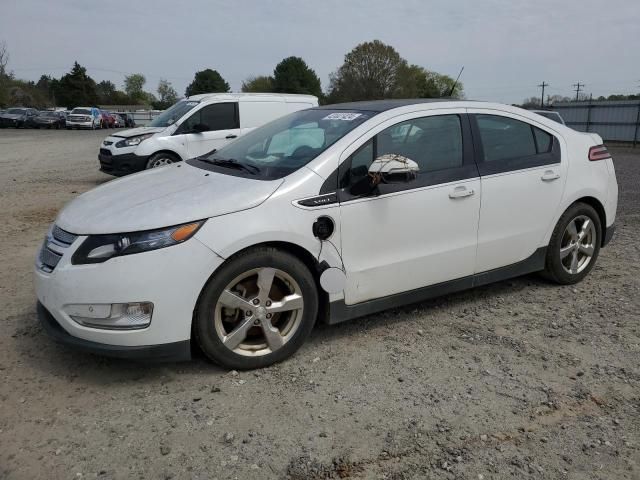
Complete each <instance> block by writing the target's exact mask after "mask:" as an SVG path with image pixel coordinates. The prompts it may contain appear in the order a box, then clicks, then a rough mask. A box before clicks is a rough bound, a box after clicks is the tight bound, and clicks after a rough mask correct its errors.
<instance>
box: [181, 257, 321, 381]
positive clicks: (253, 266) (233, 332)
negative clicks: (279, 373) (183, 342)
mask: <svg viewBox="0 0 640 480" xmlns="http://www.w3.org/2000/svg"><path fill="white" fill-rule="evenodd" d="M317 312H318V292H317V287H316V283H315V281H314V278H313V276H312V274H311V272H310V271H309V269H308V268H307V267H306V265H305V264H304V263H303V262H302V261H300V260H299V259H298V258H297V257H295V256H293V255H291V254H288V253H286V252H283V251H280V250H277V249H275V248H271V247H265V248H258V249H255V250H251V251H248V252H245V253H242V254H240V255H238V256H237V257H236V258H233V259H231V260H229V261H228V262H227V263H226V264H225V265H223V266H222V267H221V268H220V270H219V271H217V272H216V273H215V274H214V276H213V277H212V279H211V280H210V281H209V283H208V284H207V285H206V287H205V288H204V290H203V293H202V295H201V298H200V301H199V303H198V307H197V309H196V315H195V318H194V329H193V330H194V335H195V339H196V341H197V342H198V344H199V345H200V348H201V349H202V351H203V352H204V353H205V355H206V356H207V357H209V358H210V359H211V360H213V361H214V362H216V363H219V364H220V365H222V366H225V367H227V368H234V369H251V368H261V367H265V366H267V365H271V364H273V363H276V362H279V361H281V360H284V359H285V358H287V357H289V356H291V355H292V354H293V353H294V352H295V351H296V350H298V349H299V348H300V346H301V345H302V344H303V343H304V341H305V340H306V338H307V336H308V335H309V333H310V332H311V330H312V329H313V325H314V323H315V320H316V315H317Z"/></svg>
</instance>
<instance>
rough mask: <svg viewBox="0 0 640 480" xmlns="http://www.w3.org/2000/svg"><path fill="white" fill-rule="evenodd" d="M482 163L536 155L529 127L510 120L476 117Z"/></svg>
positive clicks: (491, 116)
mask: <svg viewBox="0 0 640 480" xmlns="http://www.w3.org/2000/svg"><path fill="white" fill-rule="evenodd" d="M476 118H477V120H478V127H479V129H480V137H481V138H482V147H483V150H484V161H485V162H494V161H498V160H509V159H511V158H519V157H527V156H530V155H535V154H536V144H535V141H534V139H533V132H532V129H531V125H529V124H528V123H524V122H520V121H518V120H514V119H512V118H507V117H498V116H495V115H477V117H476Z"/></svg>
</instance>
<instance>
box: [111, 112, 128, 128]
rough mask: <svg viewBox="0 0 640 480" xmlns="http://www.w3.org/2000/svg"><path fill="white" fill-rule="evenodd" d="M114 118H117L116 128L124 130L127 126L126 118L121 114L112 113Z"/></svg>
mask: <svg viewBox="0 0 640 480" xmlns="http://www.w3.org/2000/svg"><path fill="white" fill-rule="evenodd" d="M112 115H113V118H115V124H114V127H115V128H122V127H124V126H125V121H124V118H122V116H121V115H120V114H119V113H112Z"/></svg>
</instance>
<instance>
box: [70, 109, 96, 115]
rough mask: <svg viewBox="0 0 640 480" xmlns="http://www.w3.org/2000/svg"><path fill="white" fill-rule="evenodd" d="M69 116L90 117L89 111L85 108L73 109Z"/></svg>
mask: <svg viewBox="0 0 640 480" xmlns="http://www.w3.org/2000/svg"><path fill="white" fill-rule="evenodd" d="M71 114H72V115H91V110H89V109H87V108H74V109H73V111H72V112H71Z"/></svg>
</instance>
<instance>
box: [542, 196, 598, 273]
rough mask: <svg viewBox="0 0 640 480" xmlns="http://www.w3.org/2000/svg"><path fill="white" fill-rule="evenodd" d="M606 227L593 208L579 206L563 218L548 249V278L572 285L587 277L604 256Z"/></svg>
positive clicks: (573, 207) (583, 205)
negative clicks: (603, 227)
mask: <svg viewBox="0 0 640 480" xmlns="http://www.w3.org/2000/svg"><path fill="white" fill-rule="evenodd" d="M601 239H602V225H601V224H600V217H599V216H598V213H597V212H596V211H595V209H594V208H593V207H592V206H591V205H587V204H585V203H576V204H574V205H572V206H571V207H569V209H567V211H566V212H565V213H564V214H563V215H562V217H560V220H558V223H557V225H556V227H555V229H554V230H553V234H552V235H551V240H550V242H549V246H548V248H547V258H546V265H545V271H544V273H545V275H546V276H547V277H548V278H549V279H551V280H553V281H554V282H557V283H560V284H564V285H569V284H572V283H577V282H579V281H581V280H582V279H583V278H584V277H586V276H587V275H588V274H589V272H590V271H591V269H592V268H593V266H594V265H595V263H596V259H597V258H598V254H599V253H600V244H601Z"/></svg>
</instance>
